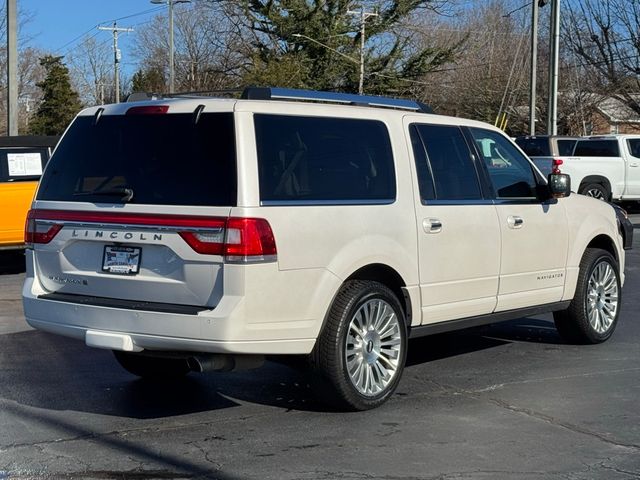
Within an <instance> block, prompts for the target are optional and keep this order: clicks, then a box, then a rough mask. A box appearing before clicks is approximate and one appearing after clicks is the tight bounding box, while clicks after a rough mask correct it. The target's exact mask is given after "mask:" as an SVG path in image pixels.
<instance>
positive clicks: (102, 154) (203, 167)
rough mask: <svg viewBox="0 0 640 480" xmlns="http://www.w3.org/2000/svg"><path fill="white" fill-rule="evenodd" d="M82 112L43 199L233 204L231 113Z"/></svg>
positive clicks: (44, 185) (45, 181) (50, 171)
mask: <svg viewBox="0 0 640 480" xmlns="http://www.w3.org/2000/svg"><path fill="white" fill-rule="evenodd" d="M196 118H197V117H195V116H194V115H193V114H190V113H187V114H182V113H180V114H166V115H104V116H103V117H101V118H99V121H98V122H97V124H96V119H95V118H94V117H93V116H91V117H84V116H83V117H78V118H77V119H76V120H75V121H74V122H73V124H72V125H71V127H70V128H69V131H68V132H67V133H66V134H65V136H64V138H63V139H62V140H61V142H60V144H59V145H58V148H57V149H56V152H55V154H54V155H53V157H52V158H51V161H50V164H49V166H48V167H47V169H46V171H45V173H44V175H43V177H42V181H41V185H40V189H39V191H38V197H37V198H38V200H56V201H72V202H94V203H134V204H157V205H196V206H234V205H235V204H236V166H235V158H236V156H235V138H234V129H233V114H231V113H209V114H202V115H200V117H199V119H198V121H197V123H196V121H195V119H196Z"/></svg>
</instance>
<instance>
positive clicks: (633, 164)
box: [629, 163, 638, 167]
mask: <svg viewBox="0 0 640 480" xmlns="http://www.w3.org/2000/svg"><path fill="white" fill-rule="evenodd" d="M629 166H630V167H637V166H638V164H637V163H630V164H629Z"/></svg>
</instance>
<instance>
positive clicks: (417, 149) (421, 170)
mask: <svg viewBox="0 0 640 480" xmlns="http://www.w3.org/2000/svg"><path fill="white" fill-rule="evenodd" d="M409 134H410V137H411V145H412V147H413V155H414V157H415V159H416V171H417V174H418V187H419V188H420V198H422V200H433V199H434V198H436V190H435V187H434V185H433V176H432V175H431V168H430V167H429V162H428V161H427V152H426V151H425V149H424V144H423V143H422V139H421V138H420V134H419V133H418V128H417V127H416V126H415V125H411V127H410V129H409Z"/></svg>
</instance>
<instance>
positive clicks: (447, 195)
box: [412, 124, 482, 200]
mask: <svg viewBox="0 0 640 480" xmlns="http://www.w3.org/2000/svg"><path fill="white" fill-rule="evenodd" d="M412 128H415V131H417V133H418V136H419V137H420V140H421V141H422V145H423V148H424V151H423V152H420V151H418V154H417V155H415V157H416V162H417V165H416V167H417V172H418V176H419V177H421V178H419V179H418V181H419V185H420V194H421V196H422V199H423V200H429V199H430V196H431V195H432V193H431V192H432V191H433V192H434V193H435V198H436V199H437V200H474V199H480V198H482V193H481V190H480V183H479V181H478V174H477V172H476V168H475V165H474V163H473V159H472V158H471V152H470V151H469V147H468V145H467V142H466V140H465V138H464V135H463V134H462V131H461V130H460V129H459V128H458V127H454V126H442V125H420V124H414V125H412ZM413 135H415V134H413ZM412 143H413V147H414V152H415V151H416V147H417V146H418V147H419V145H417V141H416V140H414V139H413V138H412ZM424 152H426V157H425V156H424ZM425 161H426V162H427V165H422V162H425ZM429 174H430V175H431V178H432V179H433V180H432V181H433V190H431V188H432V187H431V186H430V185H429V182H430V181H431V178H428V176H429Z"/></svg>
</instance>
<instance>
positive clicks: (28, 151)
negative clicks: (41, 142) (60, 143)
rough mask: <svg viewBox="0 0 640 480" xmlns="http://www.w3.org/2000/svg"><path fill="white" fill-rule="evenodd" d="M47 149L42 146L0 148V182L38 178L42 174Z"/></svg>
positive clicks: (47, 157) (47, 154)
mask: <svg viewBox="0 0 640 480" xmlns="http://www.w3.org/2000/svg"><path fill="white" fill-rule="evenodd" d="M48 159H49V150H48V149H47V148H45V147H43V148H2V149H0V182H20V181H34V180H38V179H39V178H40V176H41V175H42V170H43V169H44V166H45V164H46V163H47V160H48Z"/></svg>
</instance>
